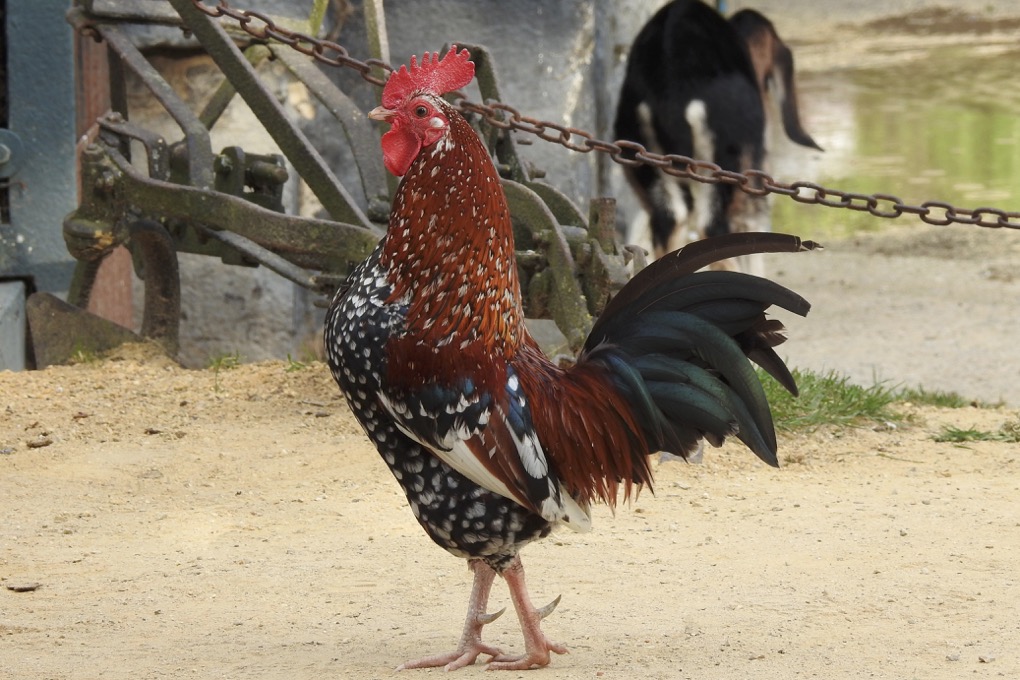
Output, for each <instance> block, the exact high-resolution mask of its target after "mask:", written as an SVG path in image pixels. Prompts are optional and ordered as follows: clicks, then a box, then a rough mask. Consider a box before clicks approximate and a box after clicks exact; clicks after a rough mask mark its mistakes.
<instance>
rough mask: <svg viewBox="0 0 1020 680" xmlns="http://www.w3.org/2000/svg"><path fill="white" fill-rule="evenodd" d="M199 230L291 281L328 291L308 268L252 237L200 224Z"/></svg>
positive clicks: (313, 289)
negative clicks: (288, 259)
mask: <svg viewBox="0 0 1020 680" xmlns="http://www.w3.org/2000/svg"><path fill="white" fill-rule="evenodd" d="M199 231H200V232H201V233H203V234H205V235H206V236H207V237H209V238H213V239H216V240H217V241H219V242H221V243H224V244H226V245H228V246H230V247H231V248H234V249H235V250H237V251H238V252H240V253H241V254H242V255H244V256H245V257H247V258H249V259H251V260H252V261H253V262H258V263H259V264H260V265H262V266H263V267H266V268H267V269H270V270H272V271H274V272H276V273H277V274H279V275H280V276H282V277H283V278H285V279H287V280H289V281H293V282H294V283H296V284H297V285H299V286H301V287H302V288H307V289H309V290H312V291H315V292H317V293H322V292H326V291H323V290H321V289H320V285H319V284H318V283H317V281H316V280H315V277H314V275H312V274H310V273H309V272H308V271H307V270H305V269H302V268H301V267H297V266H295V265H293V264H291V263H290V262H288V261H287V260H285V259H284V258H282V257H280V256H279V255H277V254H276V253H274V252H273V251H271V250H269V249H267V248H263V247H262V246H260V245H259V244H258V243H256V242H255V241H252V240H251V239H250V238H246V237H244V236H241V235H240V234H236V233H234V232H232V231H226V230H222V231H218V230H216V229H209V228H208V227H205V226H199ZM329 292H332V291H329Z"/></svg>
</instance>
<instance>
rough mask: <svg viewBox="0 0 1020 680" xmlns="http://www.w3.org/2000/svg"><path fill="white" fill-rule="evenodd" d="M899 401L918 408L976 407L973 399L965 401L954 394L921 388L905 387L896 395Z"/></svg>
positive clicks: (976, 403) (976, 404)
mask: <svg viewBox="0 0 1020 680" xmlns="http://www.w3.org/2000/svg"><path fill="white" fill-rule="evenodd" d="M896 398H897V399H898V400H899V401H909V402H910V403H912V404H917V405H919V406H939V407H941V408H967V407H968V406H978V405H980V404H979V403H978V402H975V401H974V400H973V399H965V398H964V397H962V396H960V395H959V394H958V393H956V392H943V391H942V390H929V389H925V388H923V387H906V388H903V389H901V390H899V391H898V392H897V394H896Z"/></svg>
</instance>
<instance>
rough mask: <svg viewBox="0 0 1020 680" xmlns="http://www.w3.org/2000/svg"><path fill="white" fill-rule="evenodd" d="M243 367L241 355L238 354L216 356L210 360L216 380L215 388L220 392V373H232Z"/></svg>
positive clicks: (210, 366) (214, 382)
mask: <svg viewBox="0 0 1020 680" xmlns="http://www.w3.org/2000/svg"><path fill="white" fill-rule="evenodd" d="M240 365H241V355H240V354H239V353H238V352H233V353H231V354H216V355H213V356H212V357H211V358H210V359H209V368H211V369H212V372H213V376H214V377H215V380H214V381H213V388H214V389H215V390H216V391H217V392H219V391H220V373H221V372H222V371H232V370H233V369H235V368H237V367H238V366H240Z"/></svg>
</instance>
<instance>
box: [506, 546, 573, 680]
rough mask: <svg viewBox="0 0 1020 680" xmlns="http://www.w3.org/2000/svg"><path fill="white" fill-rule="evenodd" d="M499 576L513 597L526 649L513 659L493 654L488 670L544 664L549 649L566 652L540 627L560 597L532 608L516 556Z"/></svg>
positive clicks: (559, 652) (511, 669) (545, 663)
mask: <svg viewBox="0 0 1020 680" xmlns="http://www.w3.org/2000/svg"><path fill="white" fill-rule="evenodd" d="M503 578H504V579H506V584H507V586H508V587H509V588H510V599H511V600H513V603H514V609H516V610H517V618H518V619H520V621H521V632H523V633H524V650H525V652H526V653H525V654H524V655H523V656H520V657H517V658H514V659H500V658H495V659H493V660H492V662H491V663H490V664H489V667H488V668H489V670H499V671H525V670H528V669H529V668H535V667H542V666H548V665H549V652H556V653H557V654H566V653H567V648H566V647H564V646H563V645H558V644H556V643H555V642H552V641H551V640H549V638H547V637H546V636H545V633H543V632H542V627H541V621H542V619H543V618H545V617H546V616H548V615H549V614H550V613H552V610H553V609H555V607H556V605H557V604H558V603H559V600H560V598H558V597H557V598H556V599H555V600H553V602H551V603H549V604H548V605H546V606H545V607H542V609H536V608H535V605H533V604H531V598H530V597H528V587H527V586H526V585H525V583H524V565H523V564H521V558H520V557H514V561H513V562H511V563H510V566H509V567H507V568H506V570H505V571H504V572H503Z"/></svg>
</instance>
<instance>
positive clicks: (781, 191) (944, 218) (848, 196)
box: [192, 0, 1020, 229]
mask: <svg viewBox="0 0 1020 680" xmlns="http://www.w3.org/2000/svg"><path fill="white" fill-rule="evenodd" d="M192 2H193V3H194V5H195V7H196V8H198V9H199V10H201V11H202V12H204V13H205V14H207V15H209V16H210V17H213V18H220V17H224V16H227V17H230V18H231V19H233V20H234V21H236V22H237V23H238V25H239V26H240V28H241V29H242V30H244V31H245V32H246V33H248V34H249V35H251V36H252V37H254V38H256V39H258V40H275V41H277V42H281V43H283V44H285V45H289V46H290V47H292V48H294V49H296V50H297V51H299V52H301V53H302V54H306V55H308V56H310V57H312V58H313V59H315V60H316V61H319V62H321V63H323V64H328V65H330V66H343V67H345V68H351V69H354V70H355V71H357V72H358V73H360V74H361V77H362V78H364V79H365V80H366V81H368V82H370V83H372V84H374V85H379V86H382V85H384V84H385V82H386V81H385V79H382V78H378V77H376V76H374V75H372V70H373V69H376V68H379V69H383V70H384V71H387V72H390V71H393V67H392V66H390V65H389V64H387V63H385V62H382V61H380V60H378V59H368V60H365V61H360V60H358V59H355V58H354V57H352V56H350V54H349V53H348V51H347V49H346V48H345V47H343V46H342V45H339V44H337V43H335V42H333V41H330V40H320V39H319V38H315V37H313V36H310V35H307V34H304V33H299V32H297V31H291V30H288V29H286V28H283V27H282V26H279V25H277V24H276V23H275V22H274V21H273V20H272V18H270V17H269V16H267V15H265V14H263V13H261V12H255V11H252V10H241V9H234V8H232V7H230V5H229V4H228V3H227V0H218V3H217V4H216V5H208V4H205V3H204V2H203V1H202V0H192ZM455 103H456V105H457V106H458V107H459V108H460V110H461V111H464V112H470V113H475V114H477V115H479V116H481V117H482V118H484V119H485V121H486V122H487V123H489V124H490V125H492V126H494V127H497V128H500V129H503V130H514V131H517V132H523V133H526V134H529V135H534V136H535V137H538V138H539V139H542V140H545V141H547V142H552V143H554V144H559V145H561V146H563V147H566V148H567V149H570V150H571V151H577V152H579V153H591V152H592V151H597V152H598V153H604V154H607V155H608V156H609V157H610V158H611V159H612V160H613V161H614V162H615V163H618V164H619V165H623V166H635V165H652V166H654V167H657V168H659V169H661V170H662V171H663V172H665V173H667V174H670V175H673V176H675V177H682V178H684V179H693V180H695V181H698V182H703V183H706V184H719V183H723V184H733V185H735V186H736V187H737V188H739V189H740V190H742V191H744V192H746V193H748V194H751V195H754V196H765V195H768V194H778V195H780V196H789V197H790V198H791V199H793V200H794V201H797V202H798V203H805V204H808V205H823V206H825V207H828V208H845V209H847V210H856V211H860V212H867V213H868V214H870V215H872V216H874V217H882V218H890V219H891V218H896V217H901V216H902V215H916V216H917V217H918V219H920V220H921V221H922V222H925V223H927V224H932V225H936V226H945V225H948V224H965V225H976V226H979V227H989V228H1007V229H1020V213H1018V212H1007V211H1005V210H1001V209H999V208H992V207H980V208H973V209H967V208H958V207H956V206H953V205H951V204H949V203H945V202H943V201H925V202H924V203H921V204H920V205H910V204H907V203H904V202H903V201H902V200H900V199H899V198H898V197H897V196H893V195H891V194H884V193H876V194H861V193H854V192H849V191H840V190H839V189H833V188H830V187H824V186H822V185H820V184H816V183H814V182H806V181H797V182H791V183H789V184H787V183H784V182H780V181H778V180H776V179H774V178H773V177H772V176H771V175H769V174H768V173H766V172H763V171H761V170H754V169H751V170H745V171H744V172H733V171H730V170H724V169H723V168H721V167H720V166H718V165H716V164H715V163H712V162H710V161H704V160H698V159H695V158H690V157H688V156H681V155H678V154H657V153H654V152H652V151H649V150H647V149H646V148H645V147H644V146H642V145H641V144H638V143H637V142H630V141H626V140H617V141H615V142H608V141H605V140H601V139H597V138H596V137H595V136H594V135H593V134H592V133H590V132H587V131H585V130H582V129H579V128H575V127H570V126H566V125H560V124H559V123H554V122H552V121H547V120H539V119H537V118H532V117H530V116H525V115H524V114H522V113H521V112H520V111H518V110H517V109H516V108H514V107H513V106H510V105H509V104H504V103H502V102H498V101H495V100H490V101H487V102H486V103H484V104H479V103H477V102H472V101H470V100H467V99H459V100H457V101H456V102H455Z"/></svg>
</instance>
